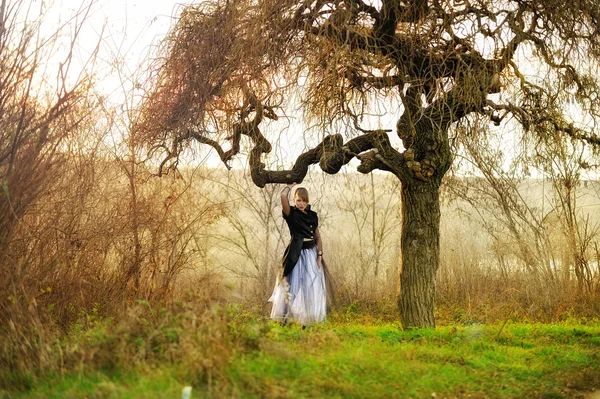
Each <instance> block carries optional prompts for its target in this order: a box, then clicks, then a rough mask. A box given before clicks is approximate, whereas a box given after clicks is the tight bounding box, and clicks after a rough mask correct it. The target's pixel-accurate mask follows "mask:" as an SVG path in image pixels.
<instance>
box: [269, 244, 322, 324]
mask: <svg viewBox="0 0 600 399" xmlns="http://www.w3.org/2000/svg"><path fill="white" fill-rule="evenodd" d="M269 302H272V303H273V309H271V318H272V319H275V320H278V321H281V322H284V323H287V322H291V321H294V322H296V323H299V324H302V325H304V326H306V325H310V324H314V323H319V322H321V321H323V320H325V313H326V310H327V289H326V288H325V273H324V272H323V267H320V268H319V267H317V247H313V248H308V249H303V250H302V252H300V259H298V263H296V266H294V269H293V270H292V272H291V273H290V274H289V275H288V276H287V278H285V279H280V278H278V279H277V283H276V284H275V289H274V290H273V295H271V298H269Z"/></svg>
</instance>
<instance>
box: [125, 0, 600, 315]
mask: <svg viewBox="0 0 600 399" xmlns="http://www.w3.org/2000/svg"><path fill="white" fill-rule="evenodd" d="M599 18H600V10H599V6H598V4H597V2H596V1H594V0H582V1H577V2H565V1H562V0H561V1H558V0H544V1H539V0H528V1H522V0H503V1H500V2H498V1H492V0H477V1H464V2H462V1H461V2H458V1H454V0H452V1H450V0H407V1H399V0H384V1H382V2H380V3H375V2H370V1H363V0H334V1H330V0H324V1H292V0H284V1H281V0H261V1H247V0H234V1H231V0H223V1H215V2H213V1H211V2H204V3H201V4H199V5H194V6H189V7H187V8H185V9H184V10H183V12H182V14H181V17H180V18H179V20H178V23H177V25H176V26H175V27H174V29H173V30H172V32H171V34H170V35H169V36H168V38H167V39H166V40H165V42H164V49H163V53H162V54H161V57H159V58H157V65H156V68H155V69H154V70H155V74H154V76H153V79H152V80H151V83H152V85H153V87H154V90H153V91H152V92H151V94H149V95H148V97H147V100H146V104H145V107H144V109H143V112H142V114H141V115H140V118H139V119H138V123H137V128H138V129H139V130H140V132H141V133H140V134H141V135H142V136H143V137H144V141H145V142H146V143H147V144H148V145H150V146H152V147H153V148H154V149H155V150H161V151H162V152H163V154H164V156H165V158H164V162H163V164H162V165H161V170H163V169H164V167H168V166H176V165H177V163H178V155H179V154H180V153H181V151H182V149H183V148H184V147H185V146H186V145H187V144H188V143H189V142H190V141H197V142H199V143H203V144H206V145H209V146H211V147H212V148H214V150H215V151H216V152H217V153H218V155H219V157H220V158H221V159H222V161H223V162H224V163H225V164H226V165H227V164H229V162H230V161H231V159H232V158H233V157H234V156H235V155H237V154H239V153H240V150H241V148H242V146H241V144H242V139H244V140H247V142H248V144H249V146H250V150H249V166H250V169H251V176H252V180H253V181H254V183H255V184H256V185H257V186H259V187H264V186H265V185H266V184H269V183H288V182H294V181H295V182H299V181H302V179H303V178H304V176H305V175H306V173H307V170H308V167H309V165H312V164H315V163H319V165H320V167H321V168H322V169H323V170H324V171H325V172H327V173H337V172H338V171H339V170H340V168H341V166H342V165H344V164H346V163H348V162H349V161H350V160H352V159H354V158H357V159H358V160H359V161H360V165H359V166H358V170H359V171H360V172H362V173H368V172H371V171H372V170H374V169H380V170H384V171H388V172H390V173H392V174H393V175H394V176H396V177H397V178H398V179H399V180H400V181H401V183H402V209H403V219H402V220H403V230H402V233H401V247H402V273H401V278H400V280H401V294H400V298H399V308H400V313H401V319H402V322H403V324H404V326H405V327H433V326H435V320H434V304H435V275H436V271H437V268H438V265H439V256H440V254H439V221H440V205H439V187H440V184H441V182H442V178H443V177H444V175H445V173H446V172H447V170H448V168H449V167H450V164H451V162H452V154H451V150H450V145H449V139H448V132H449V130H451V129H452V127H453V126H454V125H455V124H456V123H460V122H461V121H462V120H464V119H465V118H466V117H467V116H468V115H469V114H472V113H477V114H480V115H482V116H485V117H487V118H488V121H489V122H494V123H502V122H503V121H505V120H506V119H507V118H509V117H513V118H514V119H515V120H516V121H518V122H519V123H520V125H521V126H522V127H523V129H522V130H521V132H523V133H527V134H531V135H536V134H545V133H546V132H548V131H549V130H553V131H556V132H557V133H558V134H561V135H566V136H571V137H573V138H576V139H579V140H584V141H588V142H591V143H595V144H600V139H599V138H598V137H597V136H596V135H595V134H594V133H593V132H592V133H590V132H587V131H584V130H583V129H582V128H581V126H577V125H573V124H572V123H571V120H570V119H569V118H568V117H566V116H565V115H564V114H563V112H562V109H561V108H560V107H559V106H558V105H557V104H559V102H557V100H558V99H561V98H565V97H568V98H570V99H572V100H573V101H577V102H579V103H580V104H581V108H582V109H583V110H584V111H585V112H586V113H588V114H590V115H592V116H594V115H595V112H596V109H595V105H594V101H595V99H596V98H597V95H598V86H597V81H596V75H597V73H596V71H595V68H596V65H597V64H598V63H597V62H596V60H597V58H599V57H600V56H599V54H600V41H599V39H600V31H599V29H598V20H599ZM525 57H528V58H527V59H526V58H525ZM536 64H537V65H540V66H541V67H542V69H543V70H545V71H546V76H544V77H543V78H542V79H538V78H537V76H532V75H531V74H529V73H528V71H527V70H524V69H523V68H529V67H530V66H531V65H536ZM500 92H502V93H503V96H502V97H500V96H498V95H497V94H496V93H500ZM384 97H385V98H391V99H392V100H393V101H395V103H396V104H397V111H398V112H399V113H400V117H399V118H398V120H397V123H396V131H397V134H398V136H399V138H400V139H401V141H402V143H403V147H404V151H400V150H398V149H396V148H394V146H393V145H392V144H391V141H390V136H389V132H390V131H391V130H388V129H379V128H378V129H369V127H363V126H361V125H362V124H370V122H369V121H370V119H368V118H365V116H366V115H367V114H369V113H371V112H372V111H373V109H374V108H375V106H374V104H376V103H377V101H378V100H379V99H381V98H384ZM294 109H299V110H301V111H302V112H303V115H302V116H303V117H304V119H305V120H307V121H310V122H311V123H312V125H311V126H314V129H313V131H316V132H317V133H318V134H319V135H320V137H321V142H320V143H319V144H317V145H316V146H314V147H313V148H310V149H309V150H308V151H306V152H304V153H303V154H301V155H300V156H299V157H298V158H297V161H296V163H295V165H294V166H293V168H291V169H290V170H278V171H274V170H268V169H267V167H266V165H265V164H264V163H263V160H262V156H263V154H266V153H269V152H270V151H271V150H272V145H271V142H270V141H272V140H269V139H268V138H267V137H268V135H265V134H263V132H266V133H268V129H269V126H270V125H271V124H274V123H276V122H275V121H277V120H278V119H279V118H280V117H282V116H284V115H285V112H287V111H289V110H292V111H293V110H294ZM393 111H396V110H393ZM381 122H382V120H379V121H377V122H375V123H376V125H375V126H380V125H381ZM342 128H343V130H344V134H345V137H344V135H342V134H339V133H338V132H336V129H342ZM265 129H266V130H265ZM345 138H348V140H346V141H345ZM226 143H228V145H229V148H228V149H226V148H227V147H225V148H224V144H226Z"/></svg>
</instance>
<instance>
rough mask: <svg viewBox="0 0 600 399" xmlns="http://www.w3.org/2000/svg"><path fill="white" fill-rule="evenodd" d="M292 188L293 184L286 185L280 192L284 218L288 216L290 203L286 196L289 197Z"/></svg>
mask: <svg viewBox="0 0 600 399" xmlns="http://www.w3.org/2000/svg"><path fill="white" fill-rule="evenodd" d="M292 187H294V185H293V184H288V185H287V186H285V187H284V188H283V190H281V208H282V210H283V214H284V215H285V216H289V215H290V201H289V200H288V196H289V195H290V191H292Z"/></svg>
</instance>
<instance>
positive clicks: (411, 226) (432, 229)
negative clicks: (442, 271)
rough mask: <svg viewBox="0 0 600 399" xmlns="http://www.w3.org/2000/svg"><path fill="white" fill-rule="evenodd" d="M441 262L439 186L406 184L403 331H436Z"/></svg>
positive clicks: (424, 183) (399, 301) (403, 191)
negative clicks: (409, 329)
mask: <svg viewBox="0 0 600 399" xmlns="http://www.w3.org/2000/svg"><path fill="white" fill-rule="evenodd" d="M439 261H440V199H439V185H438V184H437V182H432V181H426V182H424V181H413V182H410V183H403V184H402V266H401V272H400V297H399V299H398V306H399V308H400V318H401V320H402V325H403V326H404V328H411V327H417V328H435V318H434V314H433V311H434V307H435V274H436V271H437V269H438V266H439Z"/></svg>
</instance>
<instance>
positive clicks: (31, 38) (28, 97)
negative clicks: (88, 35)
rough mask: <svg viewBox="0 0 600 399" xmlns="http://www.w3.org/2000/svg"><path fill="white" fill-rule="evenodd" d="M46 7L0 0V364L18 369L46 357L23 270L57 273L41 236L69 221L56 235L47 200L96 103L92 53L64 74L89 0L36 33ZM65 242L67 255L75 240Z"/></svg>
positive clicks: (31, 284)
mask: <svg viewBox="0 0 600 399" xmlns="http://www.w3.org/2000/svg"><path fill="white" fill-rule="evenodd" d="M45 7H46V5H45V4H44V2H41V3H35V2H33V3H32V2H29V1H23V0H16V1H7V0H2V1H1V2H0V184H1V185H2V192H1V193H0V292H2V296H3V300H2V301H1V302H0V323H1V324H2V325H5V326H11V328H10V329H5V330H4V331H3V338H2V341H3V342H5V343H6V345H5V346H4V348H5V349H6V351H3V352H2V354H1V355H0V356H1V357H0V362H2V367H5V368H6V367H8V368H10V367H25V366H24V364H25V363H26V360H33V363H32V364H36V365H43V364H45V361H46V360H47V358H45V355H46V354H47V351H46V349H47V347H45V346H44V345H45V344H46V343H47V341H46V339H45V336H44V331H43V328H42V326H41V319H40V317H39V314H38V313H37V308H36V304H37V302H36V300H35V298H36V295H37V292H36V288H37V281H36V279H35V275H33V274H32V273H30V272H31V269H33V268H34V267H35V266H40V265H42V266H46V268H45V269H44V270H50V271H51V272H52V273H58V271H57V270H56V269H53V268H51V267H48V266H52V265H53V264H55V263H54V262H56V261H58V259H59V258H58V257H57V256H54V255H55V254H54V253H53V252H56V251H52V250H53V249H56V248H52V246H47V245H45V244H47V242H44V240H43V239H44V238H46V237H48V236H51V235H52V233H53V232H54V233H56V235H60V234H64V232H66V230H68V226H62V227H65V230H63V232H60V231H58V230H57V229H56V226H52V224H51V221H52V220H53V216H52V215H51V213H50V212H48V211H49V208H51V206H49V205H48V204H47V203H46V202H47V201H49V200H51V199H52V198H53V194H55V192H54V189H55V186H56V185H57V183H61V182H62V180H61V172H62V171H63V170H64V169H63V167H64V166H65V164H67V161H68V153H67V151H66V149H67V148H68V147H69V145H70V142H69V140H71V139H74V137H75V136H76V135H78V134H79V133H81V130H82V129H83V128H84V127H86V126H89V125H88V123H89V116H90V113H91V112H92V111H93V110H94V108H95V106H96V105H97V103H96V101H95V99H94V97H93V96H91V95H90V94H91V92H92V85H91V82H92V79H91V74H92V72H91V71H90V69H88V67H92V66H93V65H94V57H95V53H93V54H92V55H91V56H90V59H89V64H87V65H85V66H84V67H83V68H82V69H81V70H80V71H78V72H79V75H75V74H72V72H73V71H71V68H72V67H73V66H72V63H73V59H74V51H73V50H74V47H75V45H76V42H77V40H78V35H79V34H80V31H81V27H82V23H83V21H85V19H86V17H87V14H88V12H89V5H87V6H85V5H83V6H82V8H81V9H80V10H79V11H78V12H77V13H76V15H75V16H74V17H73V18H72V19H70V20H68V21H66V23H65V25H63V26H58V27H57V28H56V30H55V31H53V32H50V33H48V34H44V31H43V30H42V26H43V24H44V23H45V22H47V21H46V16H47V15H46V11H47V9H46V8H45ZM66 26H69V27H70V28H72V29H71V30H70V32H71V36H70V37H67V36H66V35H63V34H64V33H65V32H67V31H68V30H67V29H65V27H66ZM62 44H66V48H67V52H66V53H63V54H65V55H64V56H63V58H61V59H60V62H57V63H56V64H50V63H48V60H49V59H50V58H52V57H58V56H59V54H61V52H60V51H59V48H60V46H61V45H62ZM54 65H56V67H53V66H54ZM73 68H75V67H73ZM60 187H62V186H60ZM50 205H51V204H50ZM53 227H54V228H55V229H54V230H50V229H52V228H53ZM69 241H70V244H69V249H70V250H71V253H73V252H74V251H75V250H76V247H77V242H76V241H72V239H70V240H69ZM45 249H48V250H50V251H49V253H48V254H45V253H44V252H43V251H44V250H45ZM47 259H49V260H47ZM6 298H8V301H6V300H5V299H6ZM11 340H14V341H12V342H11ZM11 350H14V351H15V353H11ZM24 359H26V360H25V361H24Z"/></svg>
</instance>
